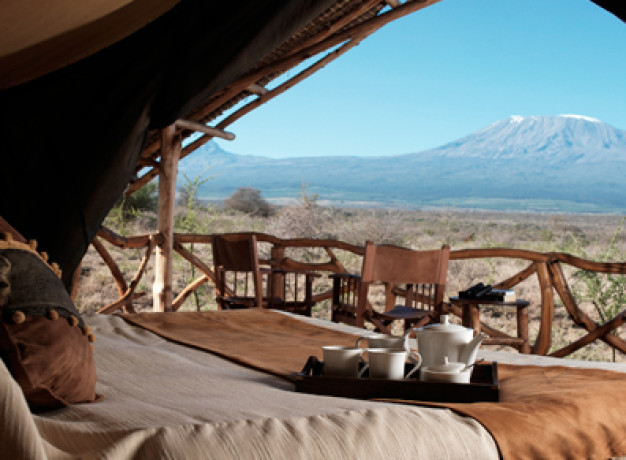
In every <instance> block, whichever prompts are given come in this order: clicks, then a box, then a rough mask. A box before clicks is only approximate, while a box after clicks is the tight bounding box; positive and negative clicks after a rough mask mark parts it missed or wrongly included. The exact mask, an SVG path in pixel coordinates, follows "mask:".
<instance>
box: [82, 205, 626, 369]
mask: <svg viewBox="0 0 626 460" xmlns="http://www.w3.org/2000/svg"><path fill="white" fill-rule="evenodd" d="M178 217H179V222H183V221H184V219H185V218H187V221H186V224H185V228H186V229H188V230H189V229H190V228H191V230H193V231H197V232H202V233H222V232H237V231H259V232H266V233H271V234H275V235H277V236H280V237H314V238H334V239H337V240H343V241H347V242H351V243H355V244H359V245H362V244H364V242H365V241H366V240H368V239H369V240H372V241H374V242H377V243H394V244H400V245H403V246H407V247H411V248H414V249H432V248H437V247H440V246H441V245H442V244H444V243H447V244H449V245H450V246H451V247H452V249H453V250H454V249H462V248H485V247H510V248H518V249H529V250H535V251H541V252H550V251H562V252H568V253H570V254H573V255H577V256H580V257H584V258H587V259H590V260H601V259H602V258H603V257H606V254H607V248H608V247H609V246H610V245H611V241H612V239H613V240H614V252H613V253H612V256H613V259H612V260H614V261H624V260H626V257H624V255H625V254H626V231H623V230H621V227H620V222H621V219H622V218H621V216H615V215H566V214H560V215H548V214H526V213H497V212H470V211H458V210H454V209H444V210H436V211H400V210H369V209H332V208H326V207H321V206H318V205H317V204H315V203H314V202H313V203H311V202H307V203H302V202H301V203H299V204H296V205H292V206H289V207H285V208H283V209H281V210H280V212H279V213H278V214H277V215H275V216H273V217H269V218H260V217H250V216H247V215H244V214H237V213H233V212H226V211H223V210H219V209H215V208H211V209H206V208H205V209H194V211H193V216H192V217H193V219H189V210H186V209H184V208H181V209H179V210H178ZM105 224H106V225H107V226H110V227H111V228H113V229H115V230H116V231H119V232H122V233H124V234H138V233H149V232H152V231H154V228H155V227H154V226H155V218H154V216H153V215H150V214H145V215H142V216H141V217H140V218H135V219H132V220H130V221H128V222H124V223H123V225H122V223H121V222H120V220H119V218H117V219H115V218H113V217H110V218H109V220H108V221H107V222H106V223H105ZM618 229H620V231H619V233H617V235H616V231H617V230H618ZM107 247H108V248H109V249H110V250H111V253H112V255H113V257H114V258H115V260H116V261H117V263H118V264H119V266H120V268H121V269H122V270H123V271H124V273H125V274H126V277H127V280H130V279H131V278H132V276H133V275H134V272H135V270H136V268H137V267H138V265H139V262H140V260H141V258H142V256H143V251H141V250H130V251H129V250H127V251H120V250H117V249H115V248H111V247H109V246H107ZM193 250H194V252H195V253H196V254H197V255H200V256H201V257H202V258H203V259H204V260H205V261H206V262H207V263H210V260H211V254H210V249H209V248H208V247H199V246H196V247H194V248H193ZM268 251H269V248H266V247H261V252H268ZM288 255H289V256H290V257H293V258H295V259H298V260H302V261H309V262H310V261H320V260H325V259H327V256H326V254H325V253H324V252H323V251H322V250H315V251H312V250H293V251H291V252H290V253H289V254H288ZM337 256H338V258H339V260H340V261H341V262H342V264H343V265H344V266H345V267H346V269H348V270H349V271H351V272H356V273H358V271H359V269H360V264H361V260H360V258H359V257H357V256H355V255H354V254H352V253H349V252H342V251H338V253H337ZM526 265H527V262H525V261H520V260H511V259H480V260H478V259H476V260H463V261H452V262H451V263H450V267H449V271H448V285H447V294H448V295H456V294H457V292H458V291H459V290H462V289H465V288H467V287H468V286H470V285H472V284H475V283H476V282H478V281H482V282H485V283H496V282H498V281H501V280H504V279H506V278H508V277H509V276H511V275H513V274H515V273H517V272H518V271H520V270H521V269H523V268H524V267H525V266H526ZM151 268H152V267H149V269H148V271H147V273H146V274H145V275H144V278H143V279H142V281H141V284H140V286H139V289H138V290H139V291H144V292H145V293H146V294H145V296H144V297H142V298H141V299H139V300H138V301H137V302H136V307H137V308H138V309H150V308H151V299H152V296H151V284H152V278H153V274H152V271H151ZM566 268H567V267H566ZM175 272H176V276H175V279H174V291H175V293H176V292H179V291H180V290H181V289H182V288H183V287H184V286H185V285H186V284H187V283H188V282H190V281H191V280H192V279H194V278H195V277H196V276H198V273H197V271H196V272H194V271H193V268H192V267H191V266H190V265H189V264H187V263H186V262H185V261H183V260H182V259H179V258H177V259H176V261H175ZM572 273H573V270H566V274H567V275H568V277H569V282H570V286H571V287H572V288H573V289H574V290H575V291H576V290H577V289H579V288H580V289H582V287H581V286H580V284H579V283H576V282H575V280H574V279H573V278H572V276H571V275H572ZM329 287H330V284H329V281H328V280H327V279H326V278H324V277H323V278H320V279H319V280H318V281H317V284H316V286H315V290H316V292H321V291H323V290H325V289H327V288H329ZM516 292H517V295H518V297H520V298H524V299H527V300H529V301H530V302H531V315H530V316H531V321H530V333H531V340H534V338H535V336H536V334H537V331H538V327H539V317H540V311H539V300H540V296H539V289H538V283H537V280H536V278H535V277H534V276H533V277H531V278H530V279H528V280H526V281H525V282H523V283H521V284H520V285H518V286H517V287H516ZM581 292H582V291H581ZM117 297H118V293H117V289H116V287H115V284H114V282H113V279H112V277H111V276H110V274H109V272H108V269H107V267H106V266H105V265H104V263H103V262H102V260H101V259H100V257H99V256H98V255H97V253H95V251H94V250H93V249H90V250H89V252H88V253H87V255H86V257H85V259H84V261H83V264H82V272H81V283H80V289H79V296H78V299H77V305H78V306H79V308H80V309H81V310H82V311H93V310H97V309H98V308H100V307H102V306H104V305H106V304H108V303H110V302H112V301H113V300H115V299H116V298H117ZM371 300H372V301H373V302H374V304H378V305H382V294H380V293H376V292H373V293H372V299H371ZM214 308H215V301H214V291H213V287H212V286H211V285H205V286H203V287H202V288H201V289H200V290H199V291H198V292H197V295H195V296H191V297H190V298H189V299H188V300H187V302H186V303H185V305H184V306H183V309H185V310H195V309H214ZM581 308H583V309H584V310H585V311H586V312H588V313H589V314H590V315H592V316H593V317H594V318H597V317H598V315H597V312H596V310H595V309H594V308H593V306H592V305H591V304H590V303H582V304H581ZM482 312H483V317H484V319H485V321H486V322H487V323H489V324H490V325H492V326H494V327H497V328H499V329H501V330H504V331H506V332H508V333H510V334H514V331H515V312H514V311H512V310H511V311H503V310H502V309H494V308H491V309H490V308H484V310H482ZM314 314H315V315H316V316H319V317H322V318H328V316H329V303H328V302H325V303H322V304H319V305H317V306H316V307H315V312H314ZM621 332H622V331H620V333H621ZM582 335H584V330H582V329H580V328H577V327H575V326H574V325H573V323H572V321H571V320H570V319H569V318H568V316H567V314H566V311H565V309H564V308H563V307H562V306H558V305H557V307H556V313H555V323H554V330H553V343H554V346H553V349H557V348H559V347H561V346H563V345H565V344H567V343H570V342H572V341H573V340H576V339H577V338H579V337H581V336H582ZM495 348H497V347H495ZM572 357H575V358H578V359H590V360H612V359H613V355H612V351H611V349H610V347H608V346H606V345H604V344H603V343H602V342H600V341H598V342H596V343H594V344H592V345H589V346H587V347H585V348H583V349H582V350H580V351H579V352H577V353H576V354H574V355H573V356H572ZM616 359H617V360H618V361H624V356H622V355H621V354H620V353H619V352H618V353H617V356H616Z"/></svg>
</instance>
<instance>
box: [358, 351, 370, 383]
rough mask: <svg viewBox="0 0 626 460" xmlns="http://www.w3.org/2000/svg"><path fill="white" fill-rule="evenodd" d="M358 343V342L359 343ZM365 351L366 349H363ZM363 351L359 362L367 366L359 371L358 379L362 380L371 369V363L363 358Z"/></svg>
mask: <svg viewBox="0 0 626 460" xmlns="http://www.w3.org/2000/svg"><path fill="white" fill-rule="evenodd" d="M357 343H358V342H357ZM363 351H365V349H363ZM363 351H361V356H360V357H359V361H361V362H362V363H364V364H365V365H364V366H363V368H362V369H361V370H360V371H359V373H358V374H357V376H356V378H358V379H360V378H361V377H363V374H365V371H366V370H368V369H369V368H370V363H368V362H367V360H366V359H365V358H364V357H363Z"/></svg>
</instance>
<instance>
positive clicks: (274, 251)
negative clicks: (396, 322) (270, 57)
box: [93, 228, 626, 357]
mask: <svg viewBox="0 0 626 460" xmlns="http://www.w3.org/2000/svg"><path fill="white" fill-rule="evenodd" d="M254 235H256V238H257V241H258V242H259V243H269V244H270V245H271V250H270V256H269V258H265V259H261V263H262V264H266V265H269V266H272V267H275V268H287V269H301V270H310V271H317V272H327V273H346V269H345V267H344V266H343V265H342V264H341V262H340V261H339V260H338V258H337V257H336V255H335V251H336V250H343V251H348V252H351V253H353V254H355V255H357V256H363V253H364V250H363V247H361V246H356V245H353V244H349V243H345V242H341V241H337V240H318V239H308V238H297V239H280V238H277V237H275V236H272V235H268V234H264V233H254ZM101 240H105V241H107V242H108V243H110V244H112V245H114V246H116V247H118V248H121V249H141V248H143V249H144V250H145V252H144V256H143V259H142V260H141V262H140V264H139V268H138V269H137V271H136V273H135V274H134V276H133V278H132V279H131V281H130V283H127V282H126V281H125V276H124V274H123V273H122V271H121V270H120V269H119V267H118V265H117V264H116V263H115V261H114V260H113V258H112V257H111V255H110V254H109V252H108V251H107V250H106V248H105V247H104V245H103V244H102V242H101ZM211 241H212V235H206V234H180V233H176V234H174V250H175V251H176V252H177V253H178V254H179V255H180V256H181V257H183V258H184V259H185V260H187V261H188V262H189V263H190V264H192V265H193V266H195V268H196V269H198V270H199V272H200V273H201V275H200V276H199V277H198V278H196V279H195V280H192V281H191V282H190V283H189V284H188V285H187V286H186V287H185V288H184V289H183V290H181V292H180V293H179V294H178V296H177V297H176V298H175V299H174V300H173V302H172V310H173V311H176V310H178V309H179V308H180V307H181V305H182V304H183V303H184V301H185V300H186V299H187V297H188V296H189V295H190V294H191V293H193V292H194V291H195V290H196V289H198V288H199V287H200V286H202V285H203V284H205V283H207V282H212V283H215V275H214V273H213V269H212V268H211V266H210V265H209V264H208V263H207V262H205V261H204V260H202V259H201V258H200V257H199V256H197V255H196V254H194V253H193V252H191V251H190V250H188V249H187V248H185V246H184V245H185V244H191V243H193V244H197V245H210V244H211ZM159 242H160V236H159V234H146V235H137V236H131V237H123V236H120V235H118V234H116V233H114V232H112V231H111V230H108V229H106V228H102V229H100V231H99V232H98V235H97V237H96V238H95V239H94V241H93V246H94V248H95V249H96V251H98V253H99V254H100V256H101V257H102V259H103V260H104V262H105V263H106V264H107V266H108V267H109V269H110V271H111V274H112V275H113V278H114V280H115V282H116V285H117V288H118V292H119V295H120V297H119V298H118V299H117V300H116V301H114V302H112V303H111V304H109V305H107V306H105V307H103V308H101V309H100V310H99V311H98V312H99V313H113V312H115V311H118V310H120V309H121V310H123V311H134V308H133V301H134V300H136V299H137V298H138V297H140V296H141V295H143V294H142V293H137V292H135V290H136V288H137V286H138V284H139V281H140V279H141V277H142V276H143V274H144V273H145V269H146V266H147V264H148V261H149V258H150V255H151V253H152V252H153V249H154V246H155V245H156V244H159ZM292 248H306V249H312V248H322V249H323V250H324V251H325V253H326V254H327V256H328V260H326V261H323V262H302V261H298V260H295V259H292V258H290V257H287V256H285V254H286V251H287V249H292ZM481 258H509V259H521V260H526V261H528V262H529V264H528V266H527V267H526V268H524V269H523V270H521V271H519V272H518V273H516V274H515V275H513V276H511V277H509V278H507V279H505V280H503V281H501V282H499V283H497V284H495V285H494V287H497V288H501V289H511V288H513V287H514V286H516V285H517V284H519V283H521V282H523V281H524V280H526V279H528V278H529V277H530V276H532V275H535V274H536V275H537V280H538V284H539V291H540V295H541V301H540V310H541V317H540V325H539V332H538V334H537V337H536V340H535V343H534V345H533V346H532V352H533V353H534V354H539V355H546V354H548V353H549V351H550V347H551V344H552V326H553V319H554V307H555V296H554V293H556V294H557V296H558V297H559V298H560V299H561V302H562V304H563V306H564V307H565V309H566V310H567V313H568V314H569V317H570V318H571V320H572V321H573V323H574V324H576V325H578V326H581V327H583V328H585V329H586V331H587V333H586V335H584V336H583V337H582V338H580V339H578V340H576V341H574V342H572V343H570V344H568V345H566V346H564V347H562V348H560V349H558V350H556V351H553V352H551V353H550V355H551V356H556V357H564V356H567V355H570V354H572V353H573V352H575V351H576V350H578V349H580V348H582V347H584V346H585V345H588V344H589V343H591V342H593V341H595V340H602V341H603V342H605V343H606V344H608V345H609V346H610V347H612V348H614V349H617V350H619V351H621V352H622V353H626V341H624V340H622V339H621V338H620V337H618V336H617V335H616V334H613V333H612V332H613V331H615V329H616V328H618V327H619V326H621V325H622V324H623V323H624V322H626V311H622V312H620V313H619V314H617V315H616V316H615V317H613V318H611V319H609V320H607V321H606V322H605V323H603V324H600V323H598V322H596V321H595V320H594V319H593V318H591V317H590V316H589V315H588V314H586V313H585V312H584V311H583V310H581V309H580V308H579V305H578V304H577V302H576V299H575V297H574V295H573V294H572V292H571V290H570V287H569V285H568V283H567V280H566V277H565V275H564V272H563V267H562V265H563V264H567V265H570V266H572V267H575V268H577V269H581V270H588V271H593V272H598V273H606V274H620V275H623V274H626V263H624V262H620V263H613V262H610V263H600V262H593V261H589V260H585V259H581V258H579V257H575V256H572V255H570V254H565V253H541V252H534V251H528V250H520V249H508V248H489V249H462V250H453V251H451V253H450V259H451V260H465V259H481ZM396 293H397V294H400V295H401V294H402V292H401V291H400V290H396ZM331 297H332V291H331V289H328V290H325V291H323V292H318V293H316V294H315V295H314V296H313V299H314V301H315V302H316V303H317V302H321V301H324V300H327V299H330V298H331ZM449 308H450V310H451V311H452V313H454V314H456V315H458V316H461V312H460V311H459V308H458V307H456V306H452V305H449ZM482 329H483V330H484V331H485V332H487V334H489V335H490V336H492V337H507V335H506V334H505V333H504V332H502V331H499V330H497V329H494V328H493V327H490V326H489V325H487V324H484V323H483V324H482Z"/></svg>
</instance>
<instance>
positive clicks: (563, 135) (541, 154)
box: [432, 115, 626, 163]
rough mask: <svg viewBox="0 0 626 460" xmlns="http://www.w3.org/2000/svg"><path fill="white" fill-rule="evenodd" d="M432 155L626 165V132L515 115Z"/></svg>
mask: <svg viewBox="0 0 626 460" xmlns="http://www.w3.org/2000/svg"><path fill="white" fill-rule="evenodd" d="M432 153H433V154H436V155H441V156H446V157H474V158H483V159H491V160H496V159H497V160H504V159H513V160H521V159H524V160H530V159H534V160H539V161H548V162H567V163H569V162H578V163H587V162H605V161H616V160H617V161H626V131H622V130H619V129H616V128H614V127H612V126H610V125H607V124H605V123H602V122H601V121H600V120H597V119H595V118H589V117H585V116H581V115H559V116H551V117H548V116H529V117H522V116H517V115H516V116H512V117H509V118H507V119H505V120H500V121H498V122H496V123H493V124H492V125H490V126H487V127H486V128H484V129H481V130H480V131H477V132H475V133H473V134H470V135H469V136H466V137H463V138H461V139H458V140H456V141H454V142H451V143H449V144H446V145H444V146H442V147H439V148H437V149H435V150H434V151H433V152H432Z"/></svg>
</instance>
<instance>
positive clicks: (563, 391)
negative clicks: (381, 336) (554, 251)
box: [121, 310, 626, 459]
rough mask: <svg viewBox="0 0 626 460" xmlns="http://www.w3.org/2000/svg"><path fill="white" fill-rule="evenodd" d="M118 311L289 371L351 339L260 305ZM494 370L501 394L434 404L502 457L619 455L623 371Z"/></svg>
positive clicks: (289, 374) (189, 341)
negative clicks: (489, 438)
mask: <svg viewBox="0 0 626 460" xmlns="http://www.w3.org/2000/svg"><path fill="white" fill-rule="evenodd" d="M121 316H122V317H123V318H124V319H125V320H126V321H128V322H130V323H132V324H135V325H138V326H141V327H143V328H145V329H147V330H150V331H152V332H154V333H156V334H158V335H160V336H162V337H165V338H167V339H170V340H173V341H176V342H179V343H183V344H186V345H190V346H194V347H197V348H200V349H203V350H207V351H210V352H213V353H216V354H218V355H220V356H223V357H225V358H228V359H230V360H233V361H235V362H238V363H240V364H244V365H247V366H251V367H254V368H256V369H259V370H263V371H265V372H270V373H272V374H275V375H281V376H284V377H286V378H289V379H292V378H293V376H294V374H295V373H297V372H298V371H299V370H300V369H301V368H302V366H303V363H304V362H305V361H306V358H307V357H308V356H310V355H317V356H318V357H319V356H320V355H321V347H322V346H323V345H329V344H345V345H350V344H353V343H354V341H355V339H354V336H353V335H351V334H346V333H342V332H338V331H332V330H329V329H325V328H323V327H318V326H315V325H311V324H308V323H305V322H304V321H300V320H298V319H295V318H291V317H288V316H285V315H282V314H280V313H275V312H271V311H266V310H234V311H221V312H201V313H191V312H190V313H140V314H126V315H121ZM498 372H499V376H500V389H501V402H499V403H475V404H440V406H443V407H449V408H451V409H453V410H455V411H457V412H459V413H462V414H465V415H468V416H471V417H473V418H475V419H477V420H478V421H479V422H480V423H481V424H483V425H484V426H485V427H486V428H487V429H488V430H489V431H490V432H491V434H492V435H493V437H494V438H495V440H496V442H497V443H498V447H499V449H500V452H501V454H502V456H503V457H504V458H505V459H508V458H533V459H540V458H608V457H611V456H623V455H626V436H624V435H625V434H626V417H625V416H624V414H626V375H624V374H622V373H617V372H611V371H605V370H598V369H574V368H566V367H560V366H552V367H537V366H511V365H499V366H498ZM425 404H426V405H435V404H430V403H425Z"/></svg>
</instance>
